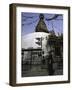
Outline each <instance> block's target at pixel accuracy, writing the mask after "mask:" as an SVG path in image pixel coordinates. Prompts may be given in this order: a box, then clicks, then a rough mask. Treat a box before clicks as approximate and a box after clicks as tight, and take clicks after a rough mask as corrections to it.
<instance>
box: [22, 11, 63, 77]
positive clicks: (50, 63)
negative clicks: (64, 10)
mask: <svg viewBox="0 0 72 90" xmlns="http://www.w3.org/2000/svg"><path fill="white" fill-rule="evenodd" d="M21 50H22V51H21V57H22V60H21V76H22V77H30V76H48V75H49V76H50V75H54V76H55V75H63V15H62V14H52V13H51V14H50V13H49V14H48V13H25V12H22V13H21Z"/></svg>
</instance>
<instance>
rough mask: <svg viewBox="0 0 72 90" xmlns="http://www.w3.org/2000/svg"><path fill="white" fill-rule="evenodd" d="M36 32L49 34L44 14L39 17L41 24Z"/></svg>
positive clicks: (39, 23)
mask: <svg viewBox="0 0 72 90" xmlns="http://www.w3.org/2000/svg"><path fill="white" fill-rule="evenodd" d="M35 31H36V32H46V33H48V29H47V26H46V24H45V22H44V15H43V14H40V15H39V22H38V24H37V26H36V29H35Z"/></svg>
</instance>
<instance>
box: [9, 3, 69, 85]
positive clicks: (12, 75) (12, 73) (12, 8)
mask: <svg viewBox="0 0 72 90" xmlns="http://www.w3.org/2000/svg"><path fill="white" fill-rule="evenodd" d="M17 7H35V8H51V9H53V8H54V9H66V10H68V80H67V81H53V82H38V83H19V84H17V83H16V8H17ZM9 17H10V19H9V24H10V25H9V28H10V32H9V37H10V39H9V46H10V47H9V52H10V55H9V59H10V60H9V67H10V69H9V85H11V86H31V85H46V84H60V83H70V7H66V6H51V5H36V4H17V3H12V4H10V5H9Z"/></svg>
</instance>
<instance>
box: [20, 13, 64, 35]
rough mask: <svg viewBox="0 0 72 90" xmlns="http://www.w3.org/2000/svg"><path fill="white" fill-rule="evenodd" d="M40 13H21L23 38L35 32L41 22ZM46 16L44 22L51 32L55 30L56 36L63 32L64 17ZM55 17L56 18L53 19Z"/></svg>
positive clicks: (45, 14)
mask: <svg viewBox="0 0 72 90" xmlns="http://www.w3.org/2000/svg"><path fill="white" fill-rule="evenodd" d="M39 14H40V13H25V12H22V13H21V34H22V36H24V35H26V34H29V33H32V32H35V28H36V26H37V24H38V21H39ZM43 14H44V21H45V23H46V26H47V29H48V30H49V31H51V30H54V31H55V33H56V34H58V33H59V34H61V33H62V32H63V15H61V14H60V15H59V14H57V15H56V14H52V13H51V14H48V13H43ZM55 16H57V17H55ZM53 17H55V18H53Z"/></svg>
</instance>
